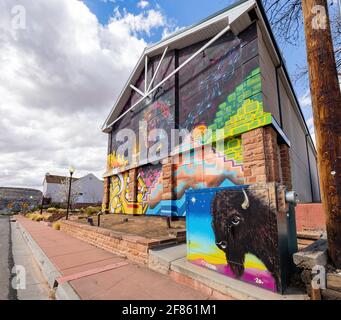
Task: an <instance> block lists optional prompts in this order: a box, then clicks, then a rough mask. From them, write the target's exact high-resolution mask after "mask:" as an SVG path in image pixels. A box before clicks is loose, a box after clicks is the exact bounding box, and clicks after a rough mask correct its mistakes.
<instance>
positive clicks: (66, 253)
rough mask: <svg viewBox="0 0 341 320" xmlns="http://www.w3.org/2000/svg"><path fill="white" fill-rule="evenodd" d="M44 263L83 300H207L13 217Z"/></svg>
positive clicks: (140, 268)
mask: <svg viewBox="0 0 341 320" xmlns="http://www.w3.org/2000/svg"><path fill="white" fill-rule="evenodd" d="M17 221H18V223H20V225H21V226H22V227H23V228H24V229H25V230H26V231H27V232H28V233H29V234H30V236H31V237H32V238H33V240H34V241H35V242H36V244H37V245H38V246H39V247H40V248H41V249H42V251H43V252H44V253H45V255H46V257H47V258H48V260H49V261H50V262H51V263H52V264H53V265H54V266H55V268H56V269H57V270H58V271H59V273H60V274H61V278H59V281H58V282H59V283H60V284H62V283H68V284H69V285H71V287H72V288H73V290H74V291H75V292H76V294H77V295H78V296H79V298H80V299H85V300H119V299H122V300H207V299H210V296H208V295H205V294H202V293H200V292H198V291H195V290H193V289H191V288H189V287H187V286H183V285H180V284H178V283H176V282H174V281H173V280H172V279H171V278H169V277H168V276H166V275H162V274H159V273H157V272H154V271H152V270H150V269H148V268H147V267H144V266H141V265H138V264H135V263H133V262H131V261H129V260H127V259H125V258H122V257H119V256H116V255H114V254H112V253H109V252H107V251H104V250H102V249H99V248H96V247H94V246H92V245H90V244H87V243H85V242H83V241H81V240H78V239H76V238H73V237H71V236H69V235H67V234H65V233H63V232H61V231H56V230H53V229H52V228H49V227H47V226H46V225H44V224H42V223H38V222H34V221H31V220H28V219H26V218H23V217H17Z"/></svg>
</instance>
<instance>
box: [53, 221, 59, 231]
mask: <svg viewBox="0 0 341 320" xmlns="http://www.w3.org/2000/svg"><path fill="white" fill-rule="evenodd" d="M52 229H54V230H60V221H55V222H53V223H52Z"/></svg>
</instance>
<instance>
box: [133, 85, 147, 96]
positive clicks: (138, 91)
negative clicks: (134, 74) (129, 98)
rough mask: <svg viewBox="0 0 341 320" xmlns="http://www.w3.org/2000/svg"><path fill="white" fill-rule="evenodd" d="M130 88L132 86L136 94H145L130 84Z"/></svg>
mask: <svg viewBox="0 0 341 320" xmlns="http://www.w3.org/2000/svg"><path fill="white" fill-rule="evenodd" d="M130 88H132V89H133V90H135V91H136V92H137V93H138V94H140V95H141V96H142V97H144V96H145V94H144V93H143V92H142V91H141V90H140V89H137V88H136V87H135V86H134V85H132V84H131V85H130Z"/></svg>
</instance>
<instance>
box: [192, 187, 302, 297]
mask: <svg viewBox="0 0 341 320" xmlns="http://www.w3.org/2000/svg"><path fill="white" fill-rule="evenodd" d="M186 206H187V208H186V209H187V210H186V226H187V260H188V261H190V262H191V263H193V264H196V265H198V266H202V267H205V268H208V269H210V270H214V271H216V272H219V273H221V274H223V275H225V276H227V277H232V278H235V279H239V280H240V281H244V282H248V283H251V284H254V285H256V286H258V287H261V288H264V289H267V290H270V291H273V292H279V293H283V290H284V288H285V287H286V284H287V282H288V277H289V274H290V271H291V270H292V268H291V261H292V252H291V251H292V249H291V248H292V245H291V248H290V245H289V244H292V243H295V241H296V242H297V240H296V235H295V233H292V232H290V230H291V227H290V225H288V223H289V222H290V219H288V217H289V215H290V212H291V211H292V210H289V206H288V205H286V203H285V189H284V188H278V186H277V185H276V184H264V185H261V186H259V185H255V186H235V187H228V188H214V189H200V190H188V191H187V192H186ZM293 237H295V239H293Z"/></svg>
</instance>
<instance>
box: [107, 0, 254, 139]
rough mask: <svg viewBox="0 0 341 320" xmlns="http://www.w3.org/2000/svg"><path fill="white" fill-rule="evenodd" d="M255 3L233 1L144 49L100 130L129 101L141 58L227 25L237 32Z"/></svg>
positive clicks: (200, 38)
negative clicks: (131, 86) (233, 2)
mask: <svg viewBox="0 0 341 320" xmlns="http://www.w3.org/2000/svg"><path fill="white" fill-rule="evenodd" d="M256 6H257V3H256V0H241V1H238V2H236V3H235V4H233V5H231V6H229V7H227V8H225V9H223V10H221V11H219V12H217V13H215V14H213V15H211V16H209V17H207V18H206V19H204V20H202V21H200V22H199V23H197V24H195V25H192V26H190V27H188V28H184V29H181V30H179V31H178V32H175V33H173V34H172V35H170V36H169V37H167V38H165V39H163V40H161V41H160V42H158V43H156V44H154V45H151V46H149V47H147V48H145V50H144V52H143V53H142V55H141V57H140V59H139V60H138V62H137V64H136V66H135V68H134V70H133V72H132V73H131V75H130V77H129V79H128V81H127V82H126V84H125V86H124V88H123V90H122V91H121V94H120V96H119V97H118V99H117V101H116V103H115V105H114V106H113V108H112V110H111V112H110V114H109V115H108V117H107V119H106V120H105V123H104V124H103V127H102V130H103V131H104V132H109V131H110V126H111V124H112V122H113V121H114V120H115V119H116V118H117V117H118V116H119V115H120V113H121V111H122V109H123V107H124V106H125V104H126V102H127V101H128V99H129V97H130V93H131V88H130V84H135V83H136V82H137V80H138V77H139V76H140V74H141V72H142V71H143V69H144V66H145V63H144V58H145V56H148V58H149V59H150V58H153V57H155V56H158V55H160V54H162V52H163V50H164V48H165V47H168V48H169V50H173V49H182V48H185V47H187V46H190V45H191V44H194V43H197V42H200V41H204V40H207V39H210V38H212V37H214V36H215V35H217V34H218V33H219V32H220V31H222V30H223V29H224V28H226V26H227V25H230V27H231V30H232V31H233V32H234V33H236V34H238V33H239V32H241V31H243V30H244V29H245V28H246V27H247V26H248V25H249V24H250V23H252V21H251V18H250V17H249V16H248V15H245V16H244V15H243V13H246V12H248V11H250V9H252V8H254V7H256Z"/></svg>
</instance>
